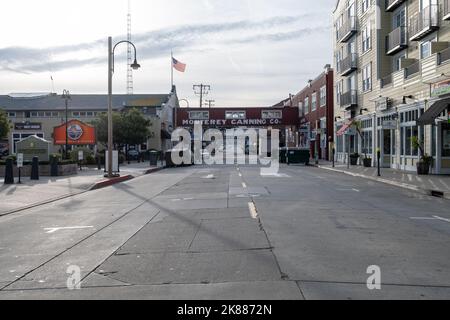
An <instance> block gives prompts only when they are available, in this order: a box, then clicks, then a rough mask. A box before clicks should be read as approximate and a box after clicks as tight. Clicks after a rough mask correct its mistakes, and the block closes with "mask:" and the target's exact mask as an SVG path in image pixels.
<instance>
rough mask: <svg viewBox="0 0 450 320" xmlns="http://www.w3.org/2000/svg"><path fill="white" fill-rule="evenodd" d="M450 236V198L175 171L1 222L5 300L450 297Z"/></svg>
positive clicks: (337, 177)
mask: <svg viewBox="0 0 450 320" xmlns="http://www.w3.org/2000/svg"><path fill="white" fill-rule="evenodd" d="M449 240H450V212H449V210H448V200H443V199H438V198H431V197H427V196H424V195H420V194H418V193H414V192H412V191H407V190H404V189H400V188H396V187H391V186H388V185H384V184H379V183H376V182H371V181H367V180H363V179H359V178H354V177H350V176H346V175H342V174H339V173H334V172H329V171H325V170H321V169H317V168H312V167H283V168H282V169H281V171H280V174H279V175H277V176H261V175H260V170H259V168H257V167H248V166H223V167H222V166H221V167H191V168H179V169H170V170H164V171H161V172H159V173H156V174H152V175H149V176H144V177H140V178H137V179H135V180H132V181H129V182H127V183H124V184H120V185H117V186H114V187H111V188H106V189H103V190H97V191H93V192H88V193H85V194H81V195H78V196H74V197H72V198H69V199H65V200H61V201H57V202H55V203H52V204H48V205H44V206H40V207H37V208H34V209H29V210H26V211H23V212H20V213H16V214H13V215H11V216H6V217H2V218H0V288H1V290H0V299H80V298H81V299H250V300H253V299H294V300H300V299H449V298H450V250H449ZM71 266H76V267H79V268H80V270H81V280H82V282H81V289H80V290H68V289H67V282H68V278H69V276H70V274H68V273H67V271H68V268H69V267H71ZM369 266H378V267H379V268H380V270H381V290H369V289H368V287H367V279H368V278H369V276H370V274H368V273H367V269H368V267H369ZM70 279H71V278H69V283H73V282H71V280H70Z"/></svg>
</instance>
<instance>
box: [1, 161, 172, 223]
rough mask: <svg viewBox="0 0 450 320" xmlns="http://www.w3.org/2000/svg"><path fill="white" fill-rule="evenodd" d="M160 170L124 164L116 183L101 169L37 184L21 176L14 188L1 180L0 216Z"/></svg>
mask: <svg viewBox="0 0 450 320" xmlns="http://www.w3.org/2000/svg"><path fill="white" fill-rule="evenodd" d="M161 168H163V165H162V164H161V163H158V167H150V166H149V164H148V163H132V164H130V165H128V164H125V165H122V166H121V168H120V175H121V177H122V179H119V180H117V181H114V180H111V181H110V180H108V179H106V178H105V177H104V171H103V169H102V170H97V169H96V168H83V170H82V171H78V174H77V175H75V176H65V177H40V180H38V181H31V180H30V178H29V177H22V178H21V181H22V184H18V183H17V182H18V178H17V177H15V181H16V184H13V185H5V184H3V178H1V179H2V180H1V181H0V216H3V215H7V214H10V213H14V212H18V211H21V210H24V209H28V208H30V207H35V206H39V205H42V204H46V203H50V202H53V201H56V200H60V199H64V198H68V197H71V196H74V195H77V194H81V193H84V192H87V191H90V190H93V189H98V188H101V187H106V186H109V185H112V184H114V183H119V182H122V181H125V180H129V179H132V178H136V177H139V176H142V175H145V174H148V173H151V172H153V171H155V170H158V169H161ZM123 178H125V179H123Z"/></svg>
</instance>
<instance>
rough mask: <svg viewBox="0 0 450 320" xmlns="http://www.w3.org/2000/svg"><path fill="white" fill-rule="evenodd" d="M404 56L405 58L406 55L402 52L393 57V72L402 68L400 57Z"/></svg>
mask: <svg viewBox="0 0 450 320" xmlns="http://www.w3.org/2000/svg"><path fill="white" fill-rule="evenodd" d="M405 58H406V55H405V54H404V53H403V54H402V55H400V56H397V57H394V58H393V60H394V61H393V63H392V66H393V67H394V70H393V71H394V72H396V71H400V70H401V69H402V59H405Z"/></svg>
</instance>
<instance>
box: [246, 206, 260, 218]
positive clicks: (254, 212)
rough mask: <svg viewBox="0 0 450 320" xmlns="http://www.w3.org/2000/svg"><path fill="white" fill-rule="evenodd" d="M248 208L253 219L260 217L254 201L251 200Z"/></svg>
mask: <svg viewBox="0 0 450 320" xmlns="http://www.w3.org/2000/svg"><path fill="white" fill-rule="evenodd" d="M248 210H249V211H250V216H251V217H252V218H253V219H257V218H258V211H257V210H256V206H255V204H254V203H253V202H249V203H248Z"/></svg>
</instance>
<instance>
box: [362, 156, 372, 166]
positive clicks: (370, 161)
mask: <svg viewBox="0 0 450 320" xmlns="http://www.w3.org/2000/svg"><path fill="white" fill-rule="evenodd" d="M363 164H364V167H366V168H371V167H372V159H370V158H365V159H363Z"/></svg>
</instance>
